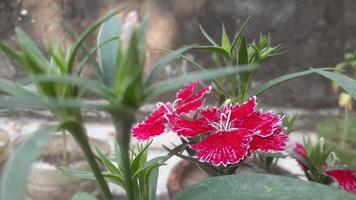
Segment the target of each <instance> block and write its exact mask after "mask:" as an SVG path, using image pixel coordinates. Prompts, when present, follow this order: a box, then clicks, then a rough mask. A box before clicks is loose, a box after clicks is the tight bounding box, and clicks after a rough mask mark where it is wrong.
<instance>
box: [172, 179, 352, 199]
mask: <svg viewBox="0 0 356 200" xmlns="http://www.w3.org/2000/svg"><path fill="white" fill-rule="evenodd" d="M196 199H205V200H215V199H224V200H237V199H253V200H285V199H288V200H301V199H323V200H335V199H343V200H351V199H355V196H354V195H352V194H348V193H346V192H343V191H342V190H340V189H337V188H335V187H330V186H325V185H321V184H318V183H313V182H306V181H302V180H298V179H294V178H289V177H283V176H274V175H267V174H254V175H242V174H239V175H237V174H236V175H230V176H219V177H214V178H209V179H207V180H205V181H203V182H200V183H198V184H197V185H195V186H193V187H190V188H188V189H186V190H184V191H183V192H181V193H178V194H177V195H176V197H175V198H174V200H196Z"/></svg>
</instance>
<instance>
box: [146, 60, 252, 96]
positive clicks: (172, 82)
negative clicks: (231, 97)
mask: <svg viewBox="0 0 356 200" xmlns="http://www.w3.org/2000/svg"><path fill="white" fill-rule="evenodd" d="M256 68H257V66H256V65H245V66H239V67H238V68H237V67H235V66H233V67H226V68H217V69H216V68H215V69H211V70H207V71H203V72H192V73H190V74H188V75H183V76H179V77H176V78H171V79H168V80H166V81H161V82H158V83H156V84H154V85H152V86H150V87H147V88H146V90H145V97H146V100H149V99H151V98H154V97H156V96H158V95H160V94H162V93H164V92H167V91H170V90H173V89H177V88H179V87H181V86H182V85H183V84H185V83H187V82H191V81H203V80H212V79H215V78H218V77H221V76H226V75H230V74H236V73H240V72H246V71H249V70H253V69H256Z"/></svg>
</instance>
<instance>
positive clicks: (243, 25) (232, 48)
mask: <svg viewBox="0 0 356 200" xmlns="http://www.w3.org/2000/svg"><path fill="white" fill-rule="evenodd" d="M250 19H251V16H249V17H248V18H247V19H246V20H245V22H244V23H243V24H242V26H241V28H240V29H239V31H238V32H237V33H236V35H235V38H234V40H233V41H232V44H231V50H230V53H232V52H233V51H234V49H235V46H236V45H237V44H238V41H239V38H240V37H241V35H242V33H243V32H244V30H245V27H246V25H247V24H248V22H249V21H250Z"/></svg>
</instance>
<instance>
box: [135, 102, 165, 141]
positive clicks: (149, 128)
mask: <svg viewBox="0 0 356 200" xmlns="http://www.w3.org/2000/svg"><path fill="white" fill-rule="evenodd" d="M166 112H167V110H166V108H165V107H164V105H161V106H160V107H158V108H157V109H156V110H154V111H153V112H152V113H151V114H150V115H149V116H148V117H146V119H145V120H144V121H143V122H141V123H138V124H136V125H135V126H134V127H133V128H132V130H131V132H132V135H133V136H134V137H135V138H137V139H138V140H148V139H151V138H153V137H154V136H157V135H160V134H162V133H163V132H164V130H165V123H166V122H167V121H166V118H165V117H164V114H165V113H166Z"/></svg>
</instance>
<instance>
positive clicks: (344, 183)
mask: <svg viewBox="0 0 356 200" xmlns="http://www.w3.org/2000/svg"><path fill="white" fill-rule="evenodd" d="M324 174H325V175H327V176H329V177H330V178H332V179H333V180H334V181H335V182H337V183H338V185H339V187H341V188H342V189H343V190H345V191H346V192H351V193H356V171H355V170H349V169H337V170H328V171H326V172H325V173H324Z"/></svg>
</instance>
